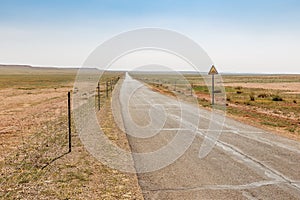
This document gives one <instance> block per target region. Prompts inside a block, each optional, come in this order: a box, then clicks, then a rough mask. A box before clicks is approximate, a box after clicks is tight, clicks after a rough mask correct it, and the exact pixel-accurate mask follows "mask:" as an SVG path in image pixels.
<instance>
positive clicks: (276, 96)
mask: <svg viewBox="0 0 300 200" xmlns="http://www.w3.org/2000/svg"><path fill="white" fill-rule="evenodd" d="M272 100H273V101H283V99H282V98H281V97H280V96H279V95H275V96H273V97H272Z"/></svg>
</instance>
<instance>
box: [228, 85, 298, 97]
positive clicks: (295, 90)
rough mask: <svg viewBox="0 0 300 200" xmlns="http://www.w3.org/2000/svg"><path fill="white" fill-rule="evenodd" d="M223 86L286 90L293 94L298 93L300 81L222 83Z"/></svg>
mask: <svg viewBox="0 0 300 200" xmlns="http://www.w3.org/2000/svg"><path fill="white" fill-rule="evenodd" d="M224 86H232V87H238V86H240V87H244V88H262V89H269V90H287V91H288V92H292V93H294V94H295V93H296V94H300V83H284V82H282V83H263V84H262V83H224Z"/></svg>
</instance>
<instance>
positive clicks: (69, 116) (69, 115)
mask: <svg viewBox="0 0 300 200" xmlns="http://www.w3.org/2000/svg"><path fill="white" fill-rule="evenodd" d="M68 126H69V153H70V152H71V150H72V145H71V141H72V138H71V137H72V136H71V93H70V91H69V92H68Z"/></svg>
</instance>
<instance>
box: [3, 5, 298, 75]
mask: <svg viewBox="0 0 300 200" xmlns="http://www.w3.org/2000/svg"><path fill="white" fill-rule="evenodd" d="M0 6H1V7H0V8H1V12H0V43H1V46H2V48H1V49H0V63H17V64H32V65H37V66H41V65H43V66H79V65H81V64H82V63H83V62H84V60H85V58H86V57H87V56H88V55H89V53H90V52H91V51H92V50H93V49H94V48H96V47H97V46H98V45H99V44H101V43H102V42H103V41H105V40H106V39H108V38H110V37H112V36H114V35H116V34H118V33H120V32H124V31H127V30H131V29H136V28H142V27H160V28H166V29H172V30H175V31H178V32H180V33H182V34H185V35H187V36H188V37H190V38H191V39H193V40H195V41H196V42H197V43H199V44H200V45H201V46H202V47H203V48H204V49H205V50H206V52H207V53H208V55H209V56H210V57H211V58H212V60H213V61H214V63H215V64H216V65H217V66H219V68H220V69H221V70H220V71H224V72H273V73H278V72H285V73H300V59H299V56H298V52H300V1H297V0H262V1H259V0H252V1H245V0H239V1H238V0H227V1H222V0H212V1H207V0H206V1H201V0H199V1H196V0H191V1H183V0H182V1H179V0H161V1H158V0H152V1H141V0H140V1H138V0H119V1H114V0H86V1H83V0H82V1H70V0H49V1H48V0H44V1H37V0H26V1H22V0H19V1H15V0H9V1H8V0H7V1H1V0H0Z"/></svg>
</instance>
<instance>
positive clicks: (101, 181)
mask: <svg viewBox="0 0 300 200" xmlns="http://www.w3.org/2000/svg"><path fill="white" fill-rule="evenodd" d="M76 73H77V70H76V69H55V68H31V67H29V66H25V67H24V66H0V100H1V108H0V109H1V110H0V122H1V123H0V199H87V198H89V199H142V196H141V194H140V192H139V187H138V184H137V179H136V176H135V175H133V174H126V173H122V172H119V171H117V170H113V169H110V168H108V167H106V166H105V165H102V164H101V163H100V162H99V161H97V160H96V159H95V158H93V157H92V156H91V155H90V154H89V153H88V152H87V151H86V149H85V148H84V147H83V146H82V144H81V142H80V140H79V138H78V135H77V133H76V131H75V127H74V126H73V132H72V137H73V140H72V146H73V147H72V152H71V153H67V152H68V144H67V141H68V139H67V133H68V128H67V92H68V91H69V90H72V89H73V84H74V80H75V77H76ZM121 75H122V74H120V73H106V74H105V75H104V76H103V77H102V79H101V88H102V92H101V102H102V108H101V110H100V112H98V115H103V113H105V115H103V116H105V117H106V118H105V120H104V121H105V127H106V129H107V130H111V129H112V127H114V121H113V117H112V115H111V114H109V113H111V107H110V98H111V93H109V97H108V98H106V95H105V92H104V88H105V81H106V80H110V79H111V78H113V77H117V76H121ZM102 119H104V117H102ZM109 128H110V129H109ZM116 131H117V132H118V130H117V129H115V131H114V134H116V135H118V134H121V133H119V132H118V133H116ZM106 134H112V133H111V132H106ZM112 140H113V141H115V142H116V143H122V144H123V145H125V146H126V141H127V140H126V138H124V137H114V138H112Z"/></svg>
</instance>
